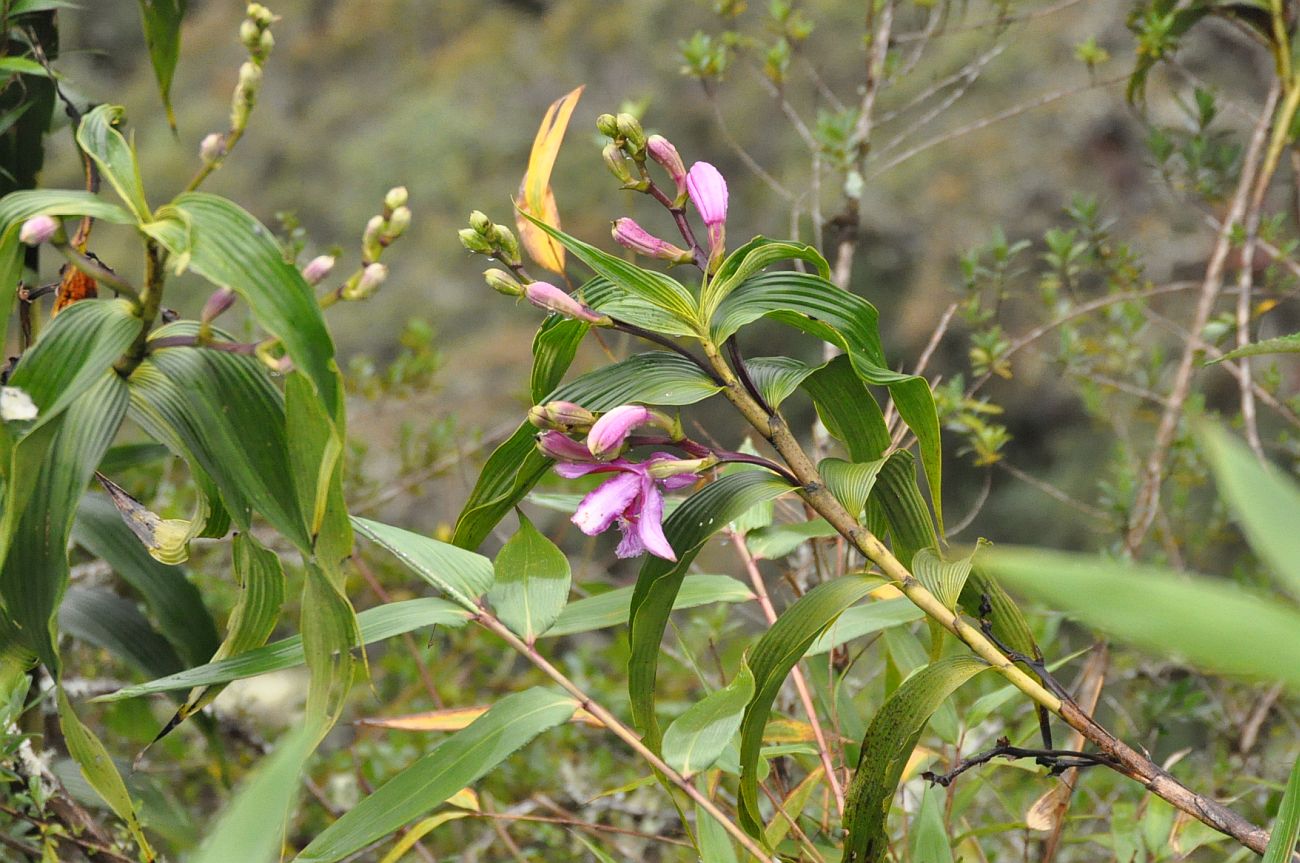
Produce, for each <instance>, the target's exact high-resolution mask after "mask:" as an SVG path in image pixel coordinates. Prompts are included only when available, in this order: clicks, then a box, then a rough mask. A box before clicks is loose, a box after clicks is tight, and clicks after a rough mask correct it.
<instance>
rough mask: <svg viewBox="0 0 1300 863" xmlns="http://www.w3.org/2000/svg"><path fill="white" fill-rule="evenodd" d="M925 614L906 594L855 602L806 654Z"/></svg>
mask: <svg viewBox="0 0 1300 863" xmlns="http://www.w3.org/2000/svg"><path fill="white" fill-rule="evenodd" d="M924 616H925V612H923V611H921V609H919V608H917V607H916V606H915V605H914V604H913V603H912V600H910V599H907V598H906V597H899V598H897V599H884V600H875V601H873V602H866V603H863V604H862V605H855V606H853V607H852V608H850V609H849V610H848V611H846V612H844V613H843V614H841V615H840V616H839V618H838V619H837V620H836V621H835V622H834V623H832V624H831V625H830V628H828V629H827V630H826V631H825V632H823V633H822V634H821V635H820V636H818V637H817V640H816V641H814V642H813V643H812V646H811V647H809V648H808V651H807V653H805V654H804V655H805V656H820V655H821V654H823V653H828V652H830V651H832V650H834V649H835V648H837V647H839V646H840V645H841V644H847V643H849V642H850V641H853V640H854V639H858V638H861V637H862V636H864V635H870V634H871V633H873V632H880V631H882V630H885V629H889V628H891V627H894V626H901V625H902V624H904V623H911V622H912V621H914V620H920V619H921V618H922V617H924Z"/></svg>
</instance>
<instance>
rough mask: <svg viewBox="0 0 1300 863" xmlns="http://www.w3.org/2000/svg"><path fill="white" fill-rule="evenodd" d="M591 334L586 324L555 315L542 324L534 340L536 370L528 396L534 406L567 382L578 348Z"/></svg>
mask: <svg viewBox="0 0 1300 863" xmlns="http://www.w3.org/2000/svg"><path fill="white" fill-rule="evenodd" d="M590 330H591V326H590V325H589V324H587V323H586V322H585V321H578V320H573V319H572V318H566V317H563V316H561V315H551V316H550V317H548V318H547V319H546V320H545V321H543V322H542V325H541V327H539V328H538V330H537V335H536V336H535V337H534V338H533V370H532V374H531V375H530V376H529V387H528V392H529V394H530V395H531V397H532V400H533V403H534V404H541V403H542V402H544V401H545V400H546V394H547V393H549V392H550V391H551V390H553V389H555V388H556V387H558V386H559V385H560V381H562V380H564V374H565V372H567V371H568V370H569V366H571V365H573V358H574V356H575V355H577V353H578V346H579V345H581V344H582V340H583V339H585V338H586V337H587V333H588V332H589V331H590Z"/></svg>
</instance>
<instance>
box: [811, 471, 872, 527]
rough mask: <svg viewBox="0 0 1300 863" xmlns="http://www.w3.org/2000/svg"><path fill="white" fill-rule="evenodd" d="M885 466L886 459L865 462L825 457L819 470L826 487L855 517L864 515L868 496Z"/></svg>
mask: <svg viewBox="0 0 1300 863" xmlns="http://www.w3.org/2000/svg"><path fill="white" fill-rule="evenodd" d="M884 466H885V459H878V460H876V461H869V462H865V463H861V462H851V461H845V460H844V459H840V458H825V459H822V460H821V463H820V464H818V465H817V472H818V473H820V474H821V475H822V479H824V480H826V488H827V489H828V490H829V491H830V493H831V494H833V495H835V499H836V500H838V501H839V502H840V503H841V504H842V505H843V506H844V508H845V509H847V510H848V511H849V513H850V514H852V516H853V517H854V518H861V517H862V510H863V509H865V508H866V506H867V498H869V497H871V490H872V489H873V488H875V487H876V477H877V476H878V475H879V474H880V470H881V468H883V467H884Z"/></svg>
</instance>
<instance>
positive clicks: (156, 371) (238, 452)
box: [131, 323, 315, 555]
mask: <svg viewBox="0 0 1300 863" xmlns="http://www.w3.org/2000/svg"><path fill="white" fill-rule="evenodd" d="M192 329H193V325H192V324H188V323H177V324H172V325H170V326H168V327H163V328H161V329H160V330H159V331H158V336H157V337H160V338H161V337H166V336H167V335H174V334H185V333H188V332H190V331H192ZM131 394H132V408H133V417H134V418H135V419H137V421H139V422H140V424H141V425H142V426H144V428H145V429H146V430H148V431H149V432H150V433H151V434H154V436H155V437H157V438H158V439H160V440H162V441H163V442H165V443H168V444H169V445H179V446H180V447H181V453H180V454H181V455H184V456H185V457H186V458H187V460H190V461H192V462H194V463H196V464H197V466H198V467H199V468H200V469H201V470H202V471H203V473H205V474H206V475H208V476H210V477H211V478H212V480H213V481H214V483H215V484H216V486H217V487H218V488H219V489H220V490H221V497H222V500H223V501H224V502H225V504H226V508H227V510H228V511H229V513H230V515H231V517H232V518H233V519H234V521H235V524H236V525H238V526H239V527H240V528H241V529H242V530H247V529H248V528H249V526H250V524H251V518H252V513H253V512H257V513H259V514H261V515H262V516H263V517H265V518H266V520H267V521H269V522H270V523H271V524H272V526H274V527H275V529H276V530H278V531H279V532H280V533H281V534H282V535H284V536H285V538H287V539H289V540H290V541H291V542H293V544H294V545H295V546H296V547H297V548H298V549H299V550H300V551H301V552H303V553H304V554H306V555H310V554H311V553H312V551H313V545H314V543H313V538H312V536H311V533H310V532H309V525H308V514H304V513H303V511H302V508H301V507H300V506H299V505H298V501H299V490H300V488H301V486H300V485H299V483H298V482H297V481H296V480H295V477H294V471H293V468H294V465H295V461H294V460H293V459H292V458H291V457H290V448H289V440H288V431H287V427H286V418H285V403H284V397H283V396H281V394H280V391H279V390H277V389H276V388H275V385H274V384H273V383H272V382H271V379H270V376H269V374H268V373H267V370H266V368H265V367H264V366H263V365H262V364H261V363H260V362H258V361H257V360H256V359H254V358H253V357H248V356H240V355H238V354H231V353H226V352H224V351H210V350H204V349H202V348H194V347H172V348H162V349H157V350H154V351H153V353H152V354H150V356H149V358H148V359H146V360H145V361H144V362H142V363H140V365H139V366H138V367H137V368H136V370H135V371H134V372H133V373H132V374H131ZM297 445H298V444H296V445H295V446H297ZM312 476H313V477H315V472H314V471H313V472H312Z"/></svg>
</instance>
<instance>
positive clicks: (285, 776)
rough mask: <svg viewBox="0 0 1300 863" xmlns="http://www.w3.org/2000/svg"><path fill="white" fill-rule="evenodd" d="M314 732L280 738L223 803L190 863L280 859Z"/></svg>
mask: <svg viewBox="0 0 1300 863" xmlns="http://www.w3.org/2000/svg"><path fill="white" fill-rule="evenodd" d="M315 731H316V729H314V728H312V727H311V726H310V725H309V726H305V727H301V728H298V729H296V730H294V731H291V732H290V733H288V734H286V735H285V736H284V738H283V739H282V740H281V741H280V743H279V745H277V746H276V747H275V751H274V752H272V753H271V754H270V755H269V756H267V757H266V758H265V759H264V760H263V761H262V763H261V764H259V765H258V766H257V768H256V770H255V771H254V772H253V774H252V775H251V776H250V777H249V778H248V779H247V780H245V781H244V783H243V784H242V785H241V786H240V787H239V789H238V790H237V791H236V792H235V796H234V797H233V798H231V800H230V802H229V803H228V804H226V808H225V810H224V811H223V812H222V813H221V815H220V817H219V818H218V819H217V823H216V826H215V827H213V828H212V832H210V833H209V834H208V835H207V837H206V838H205V839H204V840H203V844H202V845H201V846H200V847H199V850H198V851H197V852H196V854H195V856H194V858H193V863H230V861H233V860H238V861H240V863H275V861H279V860H280V848H281V845H282V843H283V841H284V832H285V826H286V823H285V822H286V820H287V819H288V817H289V810H290V807H292V806H293V802H294V800H296V799H297V797H298V793H299V790H300V789H301V787H302V783H301V776H302V768H303V763H304V762H305V761H306V760H307V758H308V756H309V755H310V754H311V750H312V745H313V744H314V743H315V735H314V732H315Z"/></svg>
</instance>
